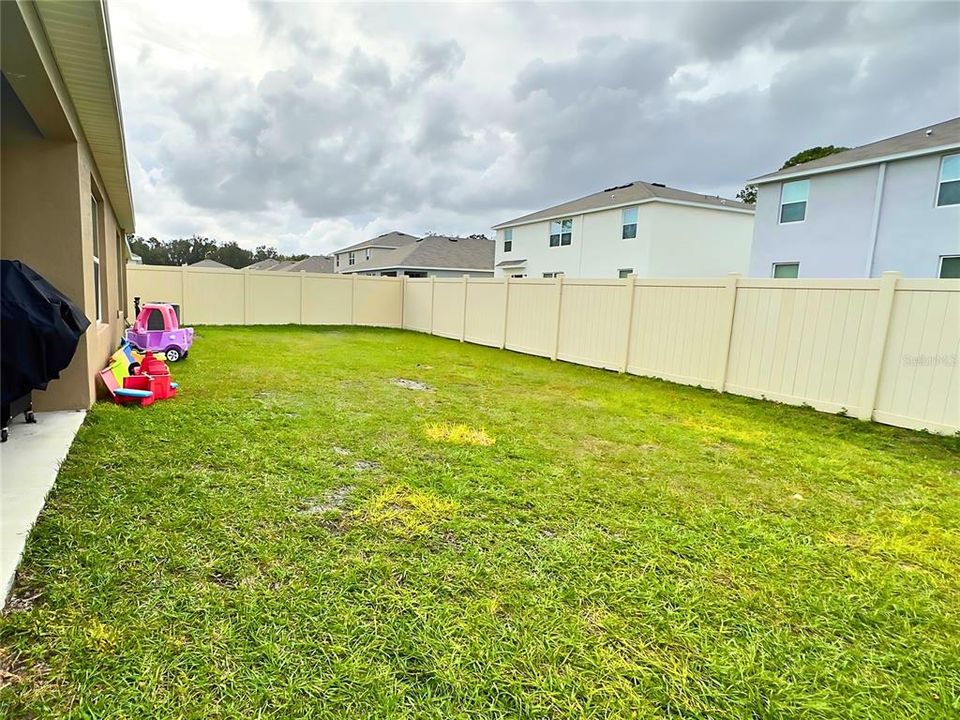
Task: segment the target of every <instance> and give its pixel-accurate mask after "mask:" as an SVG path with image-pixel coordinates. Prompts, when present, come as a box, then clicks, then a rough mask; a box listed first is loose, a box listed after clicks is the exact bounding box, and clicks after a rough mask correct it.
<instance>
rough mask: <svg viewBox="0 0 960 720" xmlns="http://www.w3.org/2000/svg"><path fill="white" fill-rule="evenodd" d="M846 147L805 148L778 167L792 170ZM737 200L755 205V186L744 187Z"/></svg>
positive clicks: (823, 146)
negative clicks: (794, 167) (796, 166)
mask: <svg viewBox="0 0 960 720" xmlns="http://www.w3.org/2000/svg"><path fill="white" fill-rule="evenodd" d="M849 149H850V148H848V147H843V146H842V145H817V146H816V147H812V148H807V149H806V150H801V151H800V152H798V153H797V154H796V155H794V156H792V157H790V158H788V159H787V160H786V162H784V163H783V165H781V166H780V169H781V170H786V169H787V168H792V167H793V166H794V165H801V164H803V163H806V162H810V161H811V160H819V159H820V158H823V157H827V156H828V155H833V154H834V153H838V152H843V151H844V150H849ZM737 200H739V201H741V202H745V203H747V205H755V204H756V203H757V186H756V185H746V186H744V188H743V190H741V191H740V192H738V193H737Z"/></svg>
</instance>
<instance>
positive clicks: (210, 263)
mask: <svg viewBox="0 0 960 720" xmlns="http://www.w3.org/2000/svg"><path fill="white" fill-rule="evenodd" d="M190 267H195V268H220V269H221V270H233V268H232V267H230V266H229V265H224V264H223V263H222V262H217V261H216V260H211V259H210V258H205V259H203V260H200V261H199V262H195V263H190Z"/></svg>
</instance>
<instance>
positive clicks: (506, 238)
mask: <svg viewBox="0 0 960 720" xmlns="http://www.w3.org/2000/svg"><path fill="white" fill-rule="evenodd" d="M511 250H513V228H507V229H506V230H504V231H503V251H504V252H505V253H508V252H510V251H511Z"/></svg>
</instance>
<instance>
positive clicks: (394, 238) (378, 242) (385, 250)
mask: <svg viewBox="0 0 960 720" xmlns="http://www.w3.org/2000/svg"><path fill="white" fill-rule="evenodd" d="M416 241H417V238H416V237H414V236H413V235H408V234H407V233H402V232H398V231H396V230H394V231H393V232H388V233H384V234H383V235H378V236H377V237H375V238H371V239H370V240H364V241H363V242H359V243H356V244H355V245H351V246H350V247H345V248H343V249H342V250H337V251H336V252H335V253H334V254H333V271H334V272H338V273H341V272H351V271H352V268H353V266H354V265H359V264H360V263H367V262H370V261H371V260H374V261H376V260H378V259H381V258H384V257H386V256H388V255H389V254H390V253H392V252H393V251H394V250H396V249H397V248H401V247H404V246H406V245H410V243H415V242H416Z"/></svg>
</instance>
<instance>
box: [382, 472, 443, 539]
mask: <svg viewBox="0 0 960 720" xmlns="http://www.w3.org/2000/svg"><path fill="white" fill-rule="evenodd" d="M456 507H457V505H456V503H454V502H451V501H450V500H445V499H444V498H441V497H437V496H436V495H433V494H430V493H426V492H422V491H420V490H414V489H413V488H411V487H409V486H408V485H394V486H393V487H389V488H387V489H386V490H384V491H383V492H382V493H380V494H379V495H377V496H376V497H375V498H373V500H371V501H370V502H369V503H368V505H367V507H366V508H365V509H364V512H363V515H364V518H365V519H366V521H367V522H369V523H370V524H371V525H377V526H380V527H383V528H386V529H388V530H391V531H393V532H395V533H397V534H400V535H406V536H410V535H421V534H423V533H425V532H427V531H429V530H430V528H432V527H433V526H434V525H436V524H437V523H438V522H440V521H441V520H443V519H445V518H447V517H449V516H450V514H451V513H452V512H453V511H454V510H455V509H456Z"/></svg>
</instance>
